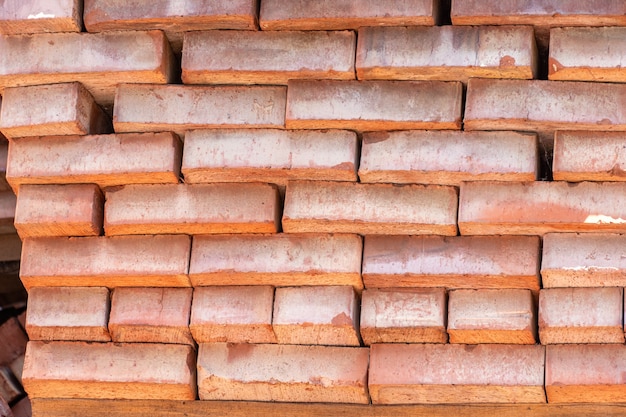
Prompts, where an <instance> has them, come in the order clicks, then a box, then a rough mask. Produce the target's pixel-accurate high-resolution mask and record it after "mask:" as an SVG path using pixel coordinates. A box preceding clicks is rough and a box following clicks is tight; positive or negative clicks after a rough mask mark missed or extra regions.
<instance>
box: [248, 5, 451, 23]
mask: <svg viewBox="0 0 626 417" xmlns="http://www.w3.org/2000/svg"><path fill="white" fill-rule="evenodd" d="M438 8H439V3H438V2H433V1H430V0H406V1H402V2H400V3H397V4H394V7H392V8H390V7H387V5H385V4H383V3H380V2H377V1H374V0H339V1H333V2H328V3H326V2H310V1H306V0H295V1H294V0H263V1H262V2H261V11H260V25H261V29H263V30H337V29H358V28H360V27H361V26H414V25H426V26H432V25H434V24H435V23H436V20H438V14H439V10H438Z"/></svg>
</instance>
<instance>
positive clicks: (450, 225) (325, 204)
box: [282, 181, 457, 235]
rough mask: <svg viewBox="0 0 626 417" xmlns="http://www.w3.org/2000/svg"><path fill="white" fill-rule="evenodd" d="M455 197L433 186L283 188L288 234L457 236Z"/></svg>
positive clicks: (308, 184) (306, 184) (298, 184)
mask: <svg viewBox="0 0 626 417" xmlns="http://www.w3.org/2000/svg"><path fill="white" fill-rule="evenodd" d="M456 211H457V192H456V190H455V189H454V188H452V187H446V186H437V185H427V186H425V185H404V186H397V185H393V184H356V183H348V182H322V181H292V182H290V183H289V184H288V185H287V193H286V195H285V209H284V213H283V221H282V224H283V230H284V231H285V232H287V233H299V232H328V233H359V234H405V235H414V234H440V235H456V232H457V229H456Z"/></svg>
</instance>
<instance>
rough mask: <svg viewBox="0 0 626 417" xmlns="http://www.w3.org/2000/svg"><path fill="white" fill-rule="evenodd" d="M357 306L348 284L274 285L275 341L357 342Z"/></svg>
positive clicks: (305, 343)
mask: <svg viewBox="0 0 626 417" xmlns="http://www.w3.org/2000/svg"><path fill="white" fill-rule="evenodd" d="M359 307H360V303H359V301H358V299H357V295H356V293H355V292H354V289H353V288H352V287H349V286H319V287H291V288H277V289H276V295H275V298H274V314H273V316H272V326H273V328H274V332H275V333H276V339H277V340H278V343H285V344H291V345H333V346H360V338H359V330H358V328H359V314H360V313H359Z"/></svg>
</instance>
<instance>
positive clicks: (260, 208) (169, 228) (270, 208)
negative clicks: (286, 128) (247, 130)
mask: <svg viewBox="0 0 626 417" xmlns="http://www.w3.org/2000/svg"><path fill="white" fill-rule="evenodd" d="M157 202H158V203H157ZM280 209H281V207H280V202H279V196H278V189H277V188H276V187H275V186H273V185H270V184H258V183H257V184H226V183H225V184H190V185H186V184H180V185H179V184H154V185H149V184H148V185H146V184H140V185H126V186H123V187H121V188H119V189H116V190H109V191H107V192H106V203H105V207H104V231H105V234H106V235H136V234H160V233H163V234H172V233H187V234H194V235H195V234H205V233H275V232H276V231H278V230H279V229H280Z"/></svg>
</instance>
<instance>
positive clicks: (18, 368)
mask: <svg viewBox="0 0 626 417" xmlns="http://www.w3.org/2000/svg"><path fill="white" fill-rule="evenodd" d="M9 369H10V370H11V372H13V375H15V378H17V380H18V382H19V383H20V384H21V383H22V371H23V369H24V355H20V356H18V357H17V358H15V359H13V362H11V363H10V364H9Z"/></svg>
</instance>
